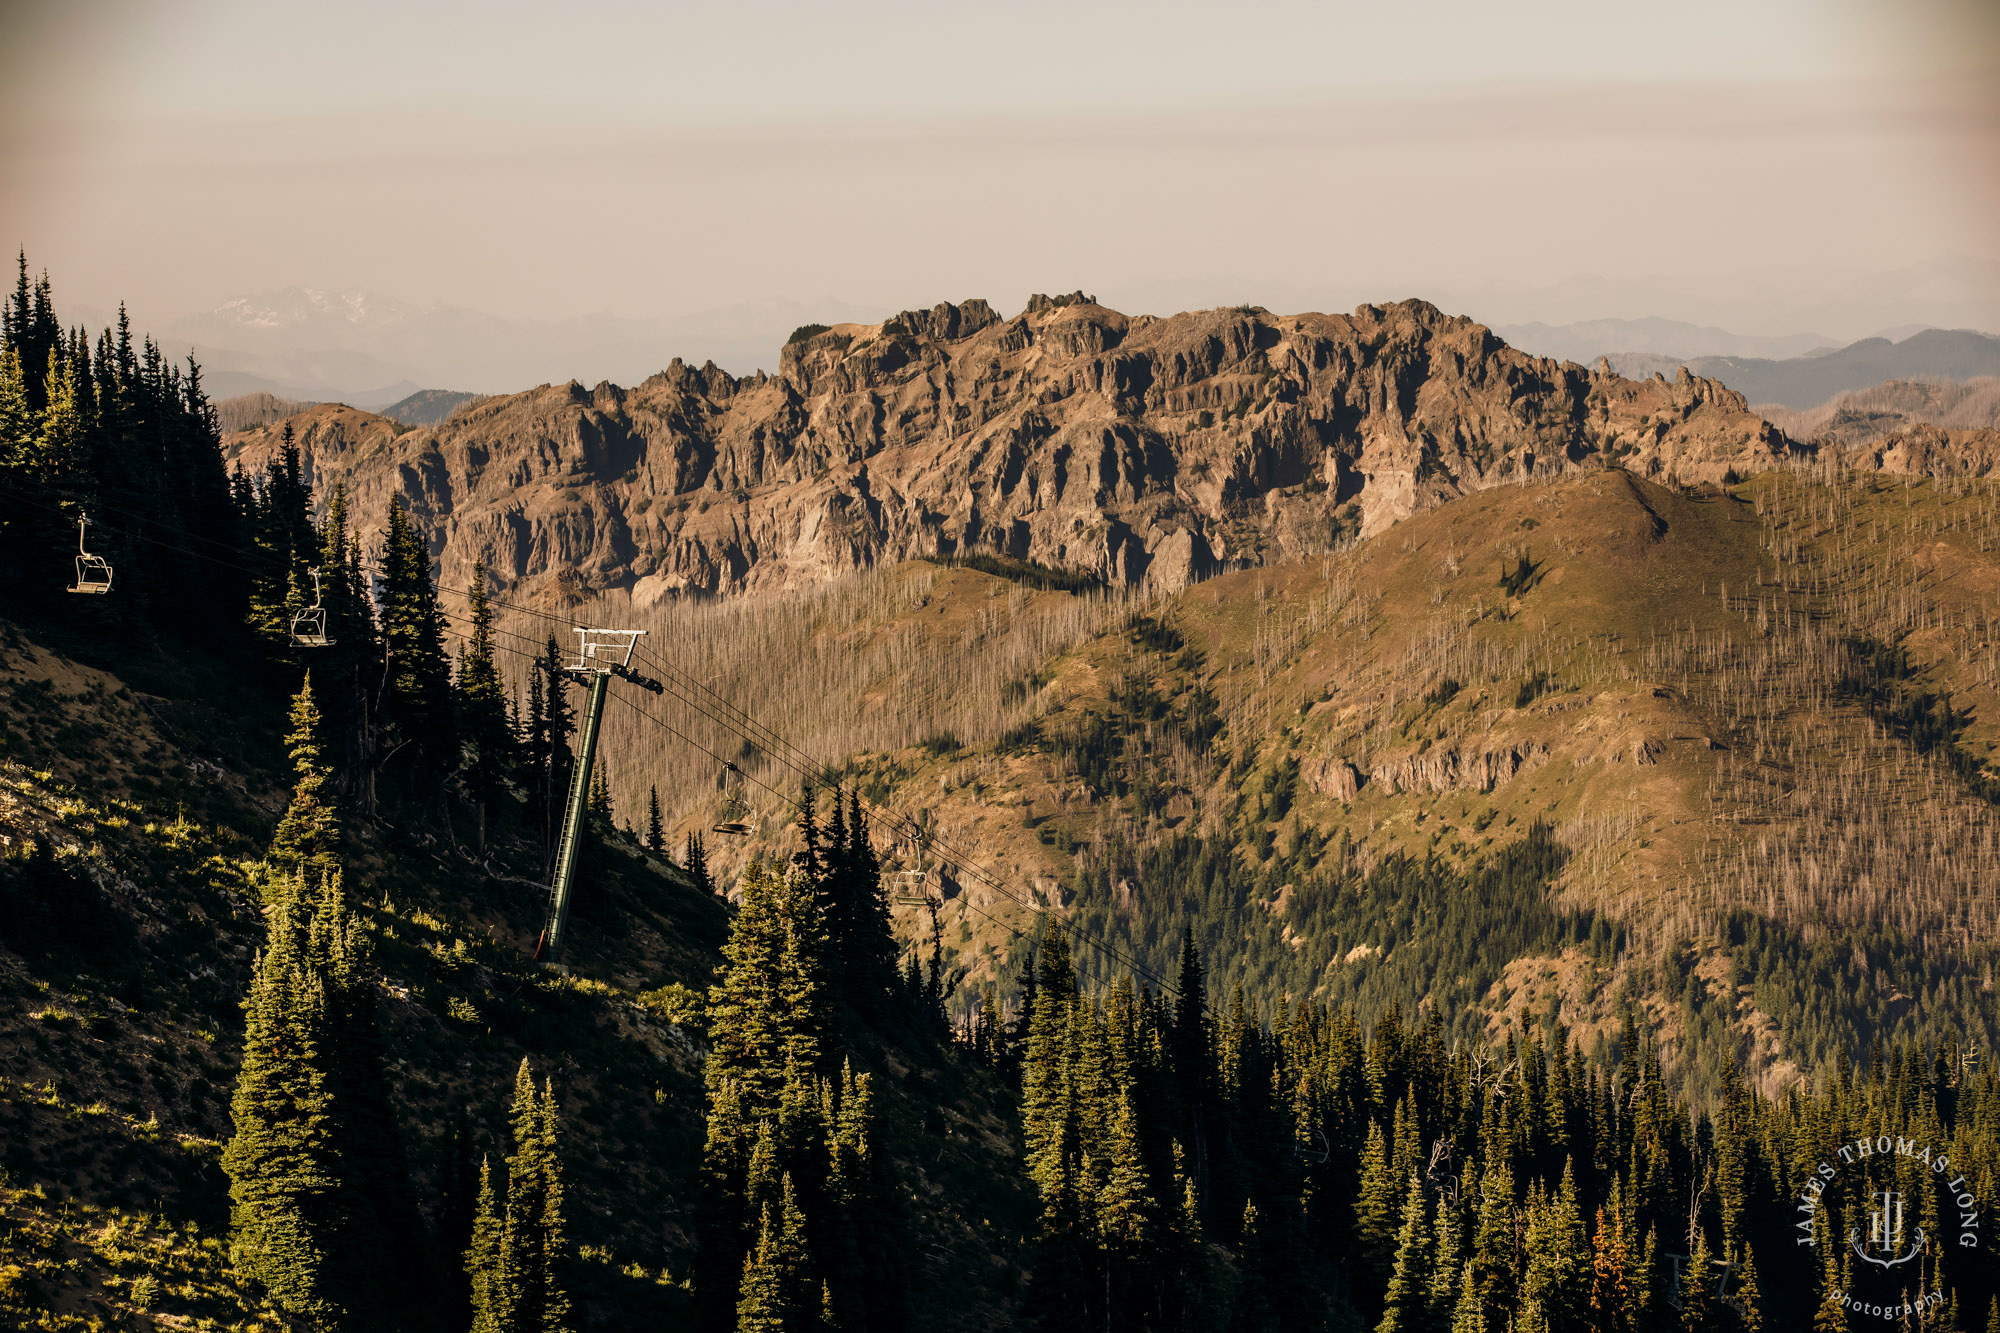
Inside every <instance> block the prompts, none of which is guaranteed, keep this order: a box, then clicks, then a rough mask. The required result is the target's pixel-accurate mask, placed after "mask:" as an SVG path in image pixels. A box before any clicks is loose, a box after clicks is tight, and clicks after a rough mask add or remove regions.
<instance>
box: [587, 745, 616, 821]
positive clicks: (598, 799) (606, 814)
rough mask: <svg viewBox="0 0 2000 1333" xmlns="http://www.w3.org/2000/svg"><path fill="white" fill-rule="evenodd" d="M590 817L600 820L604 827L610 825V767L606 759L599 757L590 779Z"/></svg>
mask: <svg viewBox="0 0 2000 1333" xmlns="http://www.w3.org/2000/svg"><path fill="white" fill-rule="evenodd" d="M590 817H591V818H592V819H597V820H602V821H603V822H604V825H605V827H606V828H609V827H610V826H611V767H610V762H609V761H608V760H606V759H603V758H601V757H600V758H599V759H598V761H597V772H596V773H594V774H593V775H592V776H591V779H590Z"/></svg>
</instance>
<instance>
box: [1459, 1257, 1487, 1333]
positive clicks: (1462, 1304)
mask: <svg viewBox="0 0 2000 1333" xmlns="http://www.w3.org/2000/svg"><path fill="white" fill-rule="evenodd" d="M1451 1333H1486V1303H1485V1302H1484V1301H1482V1300H1480V1299H1479V1280H1478V1278H1476V1277H1475V1276H1474V1275H1473V1272H1472V1262H1471V1261H1470V1260H1467V1261H1466V1264H1465V1268H1464V1269H1463V1271H1462V1272H1461V1274H1460V1276H1459V1280H1458V1303H1457V1304H1456V1305H1455V1306H1453V1307H1452V1312H1451Z"/></svg>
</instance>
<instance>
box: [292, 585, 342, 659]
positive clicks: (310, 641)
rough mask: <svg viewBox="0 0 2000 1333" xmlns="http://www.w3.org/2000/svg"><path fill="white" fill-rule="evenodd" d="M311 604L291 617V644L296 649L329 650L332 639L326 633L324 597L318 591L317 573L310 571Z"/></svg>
mask: <svg viewBox="0 0 2000 1333" xmlns="http://www.w3.org/2000/svg"><path fill="white" fill-rule="evenodd" d="M312 581H313V604H312V605H311V606H309V607H307V608H306V609H305V610H303V611H301V612H299V613H298V614H297V615H295V616H293V617H292V644H293V646H295V647H298V648H330V647H332V646H333V638H332V636H330V635H329V634H328V633H327V632H326V597H325V595H324V594H323V593H322V592H321V590H320V583H319V571H318V570H317V569H315V570H313V571H312Z"/></svg>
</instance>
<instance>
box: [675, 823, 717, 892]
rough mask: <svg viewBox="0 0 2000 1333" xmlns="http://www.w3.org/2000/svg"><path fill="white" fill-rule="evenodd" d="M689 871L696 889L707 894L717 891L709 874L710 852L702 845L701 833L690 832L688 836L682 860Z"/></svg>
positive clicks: (690, 879) (689, 876) (689, 879)
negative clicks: (685, 851)
mask: <svg viewBox="0 0 2000 1333" xmlns="http://www.w3.org/2000/svg"><path fill="white" fill-rule="evenodd" d="M682 866H683V868H684V869H685V870H686V871H687V873H688V881H689V882H690V883H692V884H693V885H694V887H695V891H696V892H698V893H700V894H702V895H704V896H707V895H709V894H712V893H714V892H715V881H714V880H712V879H710V878H709V876H708V852H707V850H706V849H705V848H703V846H702V845H701V835H700V834H699V833H694V832H690V833H689V834H688V837H687V853H686V855H685V857H684V858H683V861H682Z"/></svg>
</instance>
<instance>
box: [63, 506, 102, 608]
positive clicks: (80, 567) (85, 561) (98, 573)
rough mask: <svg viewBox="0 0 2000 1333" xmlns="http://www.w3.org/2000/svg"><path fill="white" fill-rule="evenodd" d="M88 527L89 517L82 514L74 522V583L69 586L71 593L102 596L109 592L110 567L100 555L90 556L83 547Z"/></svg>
mask: <svg viewBox="0 0 2000 1333" xmlns="http://www.w3.org/2000/svg"><path fill="white" fill-rule="evenodd" d="M89 526H90V515H88V514H84V515H81V516H79V517H78V518H77V520H76V582H75V583H72V584H70V585H69V590H70V591H71V592H81V593H96V594H99V595H101V594H103V593H107V592H110V591H111V565H110V563H109V562H107V561H106V560H105V558H104V557H103V556H101V555H92V554H91V553H90V551H89V550H88V549H87V548H86V547H85V545H84V540H83V536H84V530H85V529H86V528H88V527H89Z"/></svg>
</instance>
